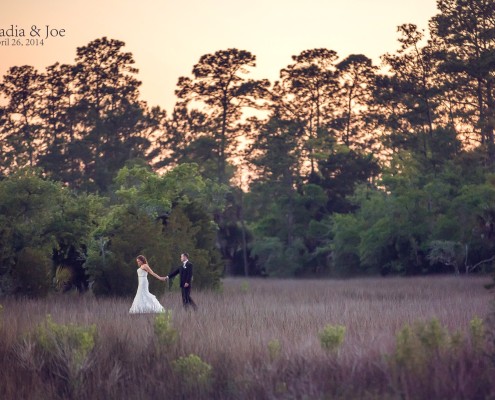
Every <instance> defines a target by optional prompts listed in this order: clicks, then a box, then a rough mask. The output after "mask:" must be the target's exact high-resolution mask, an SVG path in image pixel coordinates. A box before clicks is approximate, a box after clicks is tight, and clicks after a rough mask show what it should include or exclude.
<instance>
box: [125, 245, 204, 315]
mask: <svg viewBox="0 0 495 400" xmlns="http://www.w3.org/2000/svg"><path fill="white" fill-rule="evenodd" d="M180 260H181V262H182V265H181V266H180V267H178V268H177V269H176V270H175V271H173V272H171V273H170V274H168V275H166V276H164V277H162V276H159V275H157V274H156V273H155V272H153V270H152V269H151V268H150V266H149V265H148V261H147V260H146V257H144V256H141V255H140V256H137V257H136V262H137V264H138V267H139V268H138V269H137V275H138V288H137V292H136V296H135V297H134V301H133V302H132V306H131V308H130V309H129V313H131V314H144V313H159V312H165V309H164V308H163V306H162V305H161V304H160V302H159V301H158V300H157V298H156V297H155V296H154V295H152V294H151V293H150V291H149V284H148V274H151V275H153V276H154V277H155V278H156V279H159V280H161V281H166V280H168V279H170V278H173V277H174V276H176V275H179V274H180V288H181V292H182V303H183V304H184V307H185V308H188V307H190V306H192V307H193V308H194V309H196V308H197V307H196V304H195V303H194V301H193V300H192V298H191V281H192V274H193V265H192V263H191V262H190V261H189V255H188V254H187V253H182V254H181V255H180Z"/></svg>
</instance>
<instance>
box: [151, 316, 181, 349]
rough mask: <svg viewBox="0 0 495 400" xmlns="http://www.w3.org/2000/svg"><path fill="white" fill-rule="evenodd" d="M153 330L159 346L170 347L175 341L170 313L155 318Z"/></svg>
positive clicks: (175, 333)
mask: <svg viewBox="0 0 495 400" xmlns="http://www.w3.org/2000/svg"><path fill="white" fill-rule="evenodd" d="M153 328H154V331H155V336H156V338H157V341H158V344H159V345H160V346H164V347H167V346H170V345H172V344H173V343H175V341H176V340H177V336H178V335H177V330H175V329H174V328H173V327H172V312H171V311H170V310H169V311H166V312H164V313H162V314H159V315H157V316H156V317H155V322H154V325H153Z"/></svg>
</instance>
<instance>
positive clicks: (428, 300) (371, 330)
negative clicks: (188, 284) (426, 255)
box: [0, 277, 495, 400]
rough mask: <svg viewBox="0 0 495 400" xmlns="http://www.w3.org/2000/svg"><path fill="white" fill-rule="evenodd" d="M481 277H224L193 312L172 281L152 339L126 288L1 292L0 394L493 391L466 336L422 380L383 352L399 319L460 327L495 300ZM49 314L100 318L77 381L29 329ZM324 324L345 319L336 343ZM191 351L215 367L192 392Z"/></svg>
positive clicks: (487, 368)
mask: <svg viewBox="0 0 495 400" xmlns="http://www.w3.org/2000/svg"><path fill="white" fill-rule="evenodd" d="M489 281H490V279H489V278H483V277H470V278H465V277H463V278H459V277H438V278H431V277H430V278H407V279H405V278H404V279H400V278H388V279H383V278H382V279H378V278H376V279H375V278H370V279H353V280H305V281H295V280H255V279H251V280H245V279H242V280H241V279H238V280H236V279H227V280H225V281H224V290H223V293H211V292H197V291H194V292H193V298H194V299H195V301H196V303H197V304H198V305H199V310H198V311H197V312H190V311H186V310H183V309H182V305H181V303H180V294H179V293H176V292H171V293H170V292H167V293H165V292H164V293H163V294H161V295H159V296H158V297H159V298H160V300H161V303H162V304H163V305H164V306H165V307H166V308H167V309H170V310H172V313H173V314H172V315H173V326H174V328H175V329H177V331H178V332H179V338H178V340H177V342H176V343H174V344H171V345H169V346H159V345H158V344H157V341H156V338H155V334H154V330H153V323H154V318H155V316H154V315H129V314H128V309H129V307H130V304H131V302H132V299H95V298H93V297H92V296H91V295H89V294H87V295H84V296H79V295H68V296H67V295H66V296H54V297H51V298H49V299H45V300H38V301H36V300H13V299H4V300H3V302H2V305H3V313H2V316H1V317H0V318H1V325H0V370H1V371H2V375H1V377H0V398H2V399H5V400H10V399H18V398H24V399H28V398H32V399H38V398H53V399H58V398H81V399H89V398H91V399H98V398H101V399H112V398H119V399H122V398H128V399H152V398H181V396H182V398H219V399H223V398H225V399H227V398H228V399H231V398H232V399H251V398H257V399H258V398H260V399H270V398H284V399H285V398H290V399H296V398H297V399H299V398H301V399H302V398H310V399H326V398H341V399H346V398H369V399H375V398H376V399H378V398H380V399H384V398H385V399H402V398H406V399H407V398H459V399H461V398H489V397H490V396H492V397H491V398H495V384H493V383H492V382H491V379H490V378H489V377H490V376H492V375H493V373H494V372H495V369H494V365H493V359H490V357H488V356H487V355H486V354H483V355H481V356H479V357H475V356H474V355H473V352H472V351H471V350H470V349H469V348H468V347H466V346H467V345H466V346H465V348H464V349H463V351H462V353H459V354H458V356H456V358H455V360H453V359H452V358H449V363H448V364H449V365H447V366H446V365H445V361H446V359H445V358H442V357H439V358H438V359H437V362H436V363H437V364H435V363H433V364H432V363H430V364H428V365H427V366H426V365H425V366H424V368H427V369H428V370H427V371H426V372H427V374H425V373H424V372H425V371H419V372H418V374H419V375H418V376H416V377H415V379H416V378H417V379H424V380H425V382H423V384H422V388H421V389H420V390H417V389H413V388H410V387H409V386H408V382H409V380H408V379H405V378H404V377H401V376H400V374H398V373H397V371H394V369H393V367H391V364H390V362H389V361H388V360H389V359H388V358H387V357H388V356H387V355H391V354H393V352H394V349H395V335H396V333H397V331H398V330H399V329H400V328H402V327H403V326H404V325H405V324H406V323H408V324H413V323H415V322H417V321H429V320H431V319H432V318H437V319H438V320H439V321H440V323H441V324H442V326H444V327H446V328H447V329H448V330H449V331H450V332H454V331H456V330H460V331H462V332H463V333H464V334H465V335H467V330H468V327H469V322H470V321H471V320H472V319H473V318H474V317H475V316H478V317H480V318H483V319H484V318H486V317H487V316H488V315H489V314H490V312H491V311H493V310H492V309H491V305H490V300H491V299H492V298H493V294H490V293H489V292H488V291H487V290H486V289H484V287H483V286H484V284H486V283H488V282H489ZM47 314H51V315H52V318H53V320H54V321H55V322H57V323H60V324H69V323H73V324H77V325H91V324H95V325H96V327H97V338H96V346H95V348H94V350H93V352H92V353H91V354H90V356H89V357H88V360H87V361H88V364H87V365H86V366H85V367H84V368H83V369H81V371H80V373H79V375H78V378H77V382H76V383H74V382H69V380H70V379H73V377H72V378H70V379H69V378H68V377H67V374H65V375H64V374H63V373H62V374H61V373H58V374H56V373H54V372H53V370H51V369H50V368H52V369H53V368H54V367H53V363H51V364H50V363H48V362H46V363H44V361H43V359H42V358H40V356H39V354H38V353H37V352H36V346H35V345H34V344H33V341H32V339H27V336H26V335H27V334H28V333H29V332H33V331H34V329H35V327H36V326H37V325H38V324H40V323H41V322H42V321H43V320H44V319H45V317H46V315H47ZM327 324H332V325H337V324H338V325H343V326H345V327H346V336H345V341H344V344H343V345H342V347H341V348H340V350H339V351H338V352H337V353H331V354H329V353H327V352H325V351H323V350H322V347H321V345H320V341H319V337H318V333H319V332H320V331H321V330H322V328H323V327H324V326H325V325H327ZM272 340H278V341H279V343H280V353H279V355H278V356H277V357H275V358H273V357H270V352H269V349H268V343H269V342H270V341H272ZM486 351H491V350H489V348H488V347H487V349H485V353H486ZM189 354H196V355H198V356H199V357H201V359H202V360H203V361H205V362H207V363H209V364H210V365H211V366H212V371H213V376H212V378H211V385H210V386H209V387H207V388H203V390H202V391H199V392H195V393H191V392H184V390H185V389H184V388H183V387H181V385H180V377H178V376H177V374H175V373H174V371H173V368H172V367H171V365H172V363H173V361H174V360H176V359H177V358H178V357H181V356H187V355H189ZM490 354H491V356H492V358H493V353H490ZM449 357H451V355H449ZM26 360H31V361H29V362H28V361H26ZM62 369H63V368H62ZM459 380H461V381H462V384H461V383H459ZM453 382H456V383H455V384H454V383H453ZM419 383H421V382H419ZM478 396H482V397H478Z"/></svg>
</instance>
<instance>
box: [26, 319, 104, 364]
mask: <svg viewBox="0 0 495 400" xmlns="http://www.w3.org/2000/svg"><path fill="white" fill-rule="evenodd" d="M95 338H96V325H90V326H79V325H75V324H67V325H64V324H57V323H55V322H53V320H52V318H51V316H50V315H47V317H46V319H45V321H43V322H42V323H41V324H40V325H38V327H37V328H36V330H35V333H34V339H35V342H36V343H37V345H38V346H39V347H40V348H41V349H42V350H43V351H44V352H45V353H47V354H50V355H52V356H55V357H58V358H62V359H63V360H65V361H66V362H67V364H68V366H69V367H71V369H74V370H79V369H81V368H83V367H84V366H85V364H86V363H87V361H88V357H89V354H90V352H91V351H92V350H93V348H94V346H95Z"/></svg>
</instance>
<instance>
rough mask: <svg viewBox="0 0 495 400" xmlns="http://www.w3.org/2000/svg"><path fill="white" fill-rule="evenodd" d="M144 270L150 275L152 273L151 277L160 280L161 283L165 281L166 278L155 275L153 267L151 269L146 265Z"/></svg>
mask: <svg viewBox="0 0 495 400" xmlns="http://www.w3.org/2000/svg"><path fill="white" fill-rule="evenodd" d="M144 269H145V270H146V271H147V272H148V273H150V274H151V275H153V276H154V277H155V278H156V279H158V280H160V281H162V280H164V278H163V277H161V276H160V275H157V274H155V272H154V271H153V270H152V269H151V267H150V266H149V265H148V264H145V265H144Z"/></svg>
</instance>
